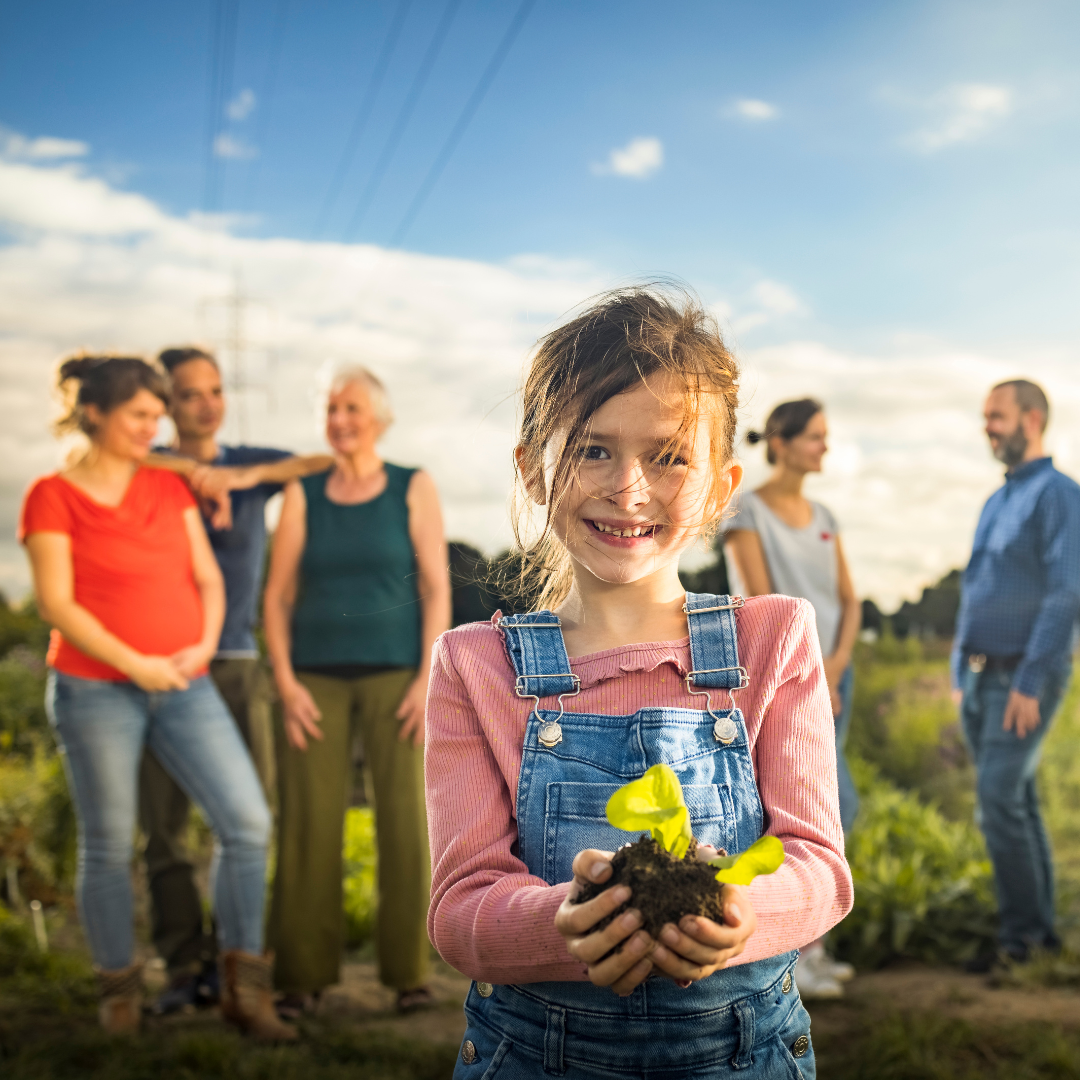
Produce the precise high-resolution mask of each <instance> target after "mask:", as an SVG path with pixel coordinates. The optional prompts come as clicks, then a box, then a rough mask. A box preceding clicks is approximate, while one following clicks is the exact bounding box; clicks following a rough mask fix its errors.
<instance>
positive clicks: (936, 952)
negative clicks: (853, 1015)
mask: <svg viewBox="0 0 1080 1080" xmlns="http://www.w3.org/2000/svg"><path fill="white" fill-rule="evenodd" d="M851 764H852V772H853V774H854V776H855V780H856V784H857V786H858V788H859V795H860V799H861V803H862V805H861V807H860V810H859V818H858V821H857V822H856V825H855V828H854V829H853V830H852V834H851V836H850V837H849V839H848V844H847V858H848V864H849V865H850V866H851V873H852V878H853V879H854V882H855V907H854V909H853V910H852V912H851V914H850V915H849V916H848V917H847V918H846V919H845V920H844V921H843V922H842V923H841V924H840V925H839V926H838V927H837V928H836V930H834V931H833V941H834V944H835V945H836V947H837V949H838V951H839V952H840V953H841V954H842V955H844V956H845V957H846V958H848V959H850V960H851V961H852V962H853V963H855V964H857V965H858V966H860V967H878V966H880V965H881V964H884V963H886V962H887V961H889V960H893V959H897V958H900V957H908V958H913V959H919V960H925V961H927V962H928V963H942V962H946V963H948V962H960V961H963V960H966V959H968V958H970V957H971V956H973V955H974V954H975V953H976V952H977V951H978V950H979V949H980V948H981V947H983V946H986V945H989V944H990V943H992V941H993V940H994V929H995V921H996V911H997V904H996V901H995V899H994V890H993V878H992V873H991V868H990V862H989V860H988V859H987V856H986V848H985V846H984V844H983V840H982V836H981V835H980V834H979V832H978V831H977V829H976V828H975V826H974V825H973V824H971V823H970V822H954V821H949V820H947V819H946V818H945V817H944V816H943V815H942V814H941V813H940V812H939V811H938V810H937V809H935V808H934V807H933V806H929V805H927V804H926V803H924V802H922V801H921V800H920V799H919V798H918V796H917V795H915V794H913V793H911V792H906V791H901V790H900V789H898V788H897V787H895V786H894V785H893V784H891V783H889V782H888V781H887V780H885V779H883V778H882V777H881V775H880V774H879V773H878V771H877V770H876V769H875V768H874V767H873V766H871V765H868V764H866V763H865V762H861V761H858V760H855V761H853V762H852V763H851Z"/></svg>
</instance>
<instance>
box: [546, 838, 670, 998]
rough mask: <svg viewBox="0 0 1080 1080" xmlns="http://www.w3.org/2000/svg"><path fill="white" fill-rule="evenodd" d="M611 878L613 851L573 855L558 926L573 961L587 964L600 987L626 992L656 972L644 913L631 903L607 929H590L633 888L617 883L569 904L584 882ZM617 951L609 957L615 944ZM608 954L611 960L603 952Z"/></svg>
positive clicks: (623, 993) (592, 850)
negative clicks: (644, 927) (571, 876)
mask: <svg viewBox="0 0 1080 1080" xmlns="http://www.w3.org/2000/svg"><path fill="white" fill-rule="evenodd" d="M609 877H611V852H610V851H597V850H595V849H594V848H589V849H586V850H585V851H579V852H578V853H577V856H576V857H575V859H574V880H573V883H572V884H571V885H570V891H569V892H568V893H567V895H566V897H565V899H564V900H563V902H562V903H561V904H560V905H559V910H558V911H557V912H556V913H555V929H556V930H558V931H559V933H560V934H562V936H563V937H564V938H566V947H567V949H568V950H569V952H570V955H571V956H572V957H574V959H575V960H580V961H581V962H582V963H584V964H585V965H586V966H587V967H588V969H589V978H590V979H591V980H592V982H593V984H594V985H596V986H610V987H611V989H612V990H614V991H615V993H616V994H618V995H620V997H625V996H626V995H627V994H629V993H630V992H631V991H632V990H633V989H634V987H635V986H637V985H638V984H639V983H641V982H643V981H644V980H645V978H646V976H648V974H649V972H650V971H652V966H653V965H652V961H651V960H650V959H649V953H650V952H651V951H652V949H653V948H654V946H655V944H656V943H655V942H654V941H653V939H652V938H651V937H649V935H648V934H646V933H645V931H644V930H641V929H639V927H640V926H641V912H639V911H635V910H634V909H633V908H628V909H627V910H626V911H624V912H623V913H622V914H621V915H620V916H619V917H618V918H617V919H614V920H612V921H611V922H610V923H609V924H608V925H607V926H605V927H604V929H603V930H593V929H592V928H593V927H594V926H595V925H596V924H597V923H598V922H599V921H600V920H601V919H603V918H604V917H605V916H606V915H610V914H611V913H612V912H613V911H614V910H615V909H616V908H619V907H621V906H622V905H623V904H625V903H626V901H627V900H629V899H630V889H629V888H628V887H627V886H625V885H618V886H616V887H615V888H614V889H605V890H604V892H602V893H601V894H600V895H599V896H595V897H593V899H592V900H589V901H588V902H587V903H584V904H574V903H571V901H572V900H573V898H574V897H576V896H577V895H578V894H579V893H580V892H581V887H582V885H584V884H585V883H586V882H589V881H591V882H594V883H595V884H601V883H602V882H604V881H607V879H608V878H609ZM620 945H621V946H622V948H620V949H619V951H618V952H615V953H612V955H611V956H607V954H608V953H609V952H611V950H612V949H614V948H616V947H617V946H620ZM605 956H607V959H601V957H605Z"/></svg>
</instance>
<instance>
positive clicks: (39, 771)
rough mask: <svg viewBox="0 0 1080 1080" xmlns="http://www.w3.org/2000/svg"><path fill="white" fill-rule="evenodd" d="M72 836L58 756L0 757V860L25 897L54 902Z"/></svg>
mask: <svg viewBox="0 0 1080 1080" xmlns="http://www.w3.org/2000/svg"><path fill="white" fill-rule="evenodd" d="M75 839H76V823H75V811H74V808H73V807H72V804H71V799H70V798H69V796H68V790H67V781H66V779H65V777H64V770H63V766H62V764H61V759H60V758H59V756H57V755H55V754H52V755H46V754H45V753H44V752H41V753H37V754H35V755H34V756H33V757H32V758H30V759H26V758H22V757H18V756H15V755H11V756H8V757H0V866H3V867H4V869H5V871H6V867H7V866H12V865H13V866H14V867H15V869H16V872H17V873H18V875H19V884H20V888H21V890H22V892H23V893H24V894H25V895H26V896H27V897H29V898H32V899H36V900H40V901H41V902H42V903H44V904H54V903H56V901H57V899H58V897H59V895H60V894H61V893H63V892H66V891H68V890H69V889H70V886H71V882H72V879H73V877H74V872H75ZM9 899H10V898H9Z"/></svg>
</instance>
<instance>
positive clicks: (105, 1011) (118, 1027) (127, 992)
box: [95, 964, 142, 1035]
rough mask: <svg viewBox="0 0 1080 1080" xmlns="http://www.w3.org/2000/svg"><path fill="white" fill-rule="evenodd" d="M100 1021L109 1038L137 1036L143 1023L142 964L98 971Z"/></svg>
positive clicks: (96, 973)
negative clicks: (114, 1036) (112, 1036)
mask: <svg viewBox="0 0 1080 1080" xmlns="http://www.w3.org/2000/svg"><path fill="white" fill-rule="evenodd" d="M95 975H96V976H97V987H98V997H99V999H100V1001H99V1003H98V1019H99V1020H100V1021H101V1026H102V1027H103V1028H104V1029H105V1031H106V1032H107V1033H108V1034H109V1035H134V1034H135V1032H137V1031H138V1030H139V1025H140V1023H142V964H129V965H128V966H127V967H126V968H120V969H119V970H117V971H102V970H101V968H97V969H96V971H95Z"/></svg>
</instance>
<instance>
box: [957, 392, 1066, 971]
mask: <svg viewBox="0 0 1080 1080" xmlns="http://www.w3.org/2000/svg"><path fill="white" fill-rule="evenodd" d="M984 415H985V417H986V434H987V436H988V438H989V439H990V447H991V449H992V450H993V453H994V456H995V457H996V458H997V459H998V460H999V461H1001V462H1003V463H1004V464H1005V465H1006V466H1007V471H1006V473H1005V484H1004V486H1003V487H1001V488H999V489H998V490H997V491H996V492H994V494H993V495H991V497H990V499H989V500H988V501H987V503H986V506H985V507H984V508H983V512H982V516H981V517H980V518H979V525H978V528H977V529H976V531H975V542H974V545H973V548H972V552H971V561H970V562H969V563H968V566H967V569H966V570H965V571H964V576H963V582H962V592H961V601H960V611H959V613H958V615H957V624H956V637H955V639H954V642H953V656H952V677H953V686H954V689H955V692H956V694H957V696H958V697H959V698H960V701H961V717H962V720H963V726H964V734H965V736H966V738H967V740H968V744H969V746H970V748H971V751H972V754H973V756H974V759H975V768H976V772H977V777H978V799H979V824H980V827H981V828H982V831H983V834H984V835H985V837H986V846H987V848H988V850H989V852H990V858H991V861H992V862H993V865H994V878H995V882H996V885H997V895H998V907H999V911H1000V926H999V930H998V943H999V947H1000V954H995V955H988V956H984V957H980V958H978V959H977V960H976V961H975V962H973V964H972V965H971V966H972V968H973V969H974V970H989V968H990V967H991V966H992V965H993V964H994V963H995V962H997V960H998V959H1000V955H1001V954H1003V955H1004V956H1006V957H1008V958H1010V959H1012V960H1014V961H1024V960H1026V959H1027V958H1028V956H1029V954H1030V952H1031V950H1032V949H1049V950H1056V949H1058V948H1060V945H1061V942H1060V939H1059V938H1058V936H1057V934H1056V932H1055V930H1054V873H1053V864H1052V862H1051V856H1050V844H1049V840H1048V838H1047V835H1046V830H1045V828H1044V826H1043V822H1042V816H1041V815H1040V813H1039V802H1038V795H1037V792H1036V789H1035V771H1036V767H1037V766H1038V760H1039V748H1040V746H1041V744H1042V740H1043V738H1044V737H1045V735H1046V731H1047V729H1048V728H1049V726H1050V721H1051V719H1052V718H1053V715H1054V711H1055V710H1056V709H1057V706H1058V703H1059V702H1060V701H1061V696H1062V693H1063V691H1064V689H1065V685H1066V683H1067V682H1068V678H1069V672H1070V664H1071V652H1072V644H1073V634H1074V628H1075V626H1076V622H1077V616H1078V615H1080V486H1077V484H1076V483H1075V482H1074V481H1072V480H1071V479H1069V477H1067V476H1065V475H1064V474H1062V473H1060V472H1058V471H1057V470H1056V469H1055V468H1054V466H1053V462H1052V461H1051V459H1050V458H1049V457H1047V456H1045V454H1044V451H1043V432H1044V431H1045V429H1046V422H1047V420H1048V419H1049V415H1050V406H1049V403H1048V402H1047V399H1046V395H1045V394H1044V393H1043V391H1042V389H1041V388H1040V387H1038V386H1037V385H1036V384H1035V383H1032V382H1028V381H1027V380H1026V379H1014V380H1012V381H1010V382H1005V383H1001V384H999V385H998V386H995V387H994V389H993V390H992V391H991V392H990V396H989V397H988V398H987V399H986V406H985V409H984Z"/></svg>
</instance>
